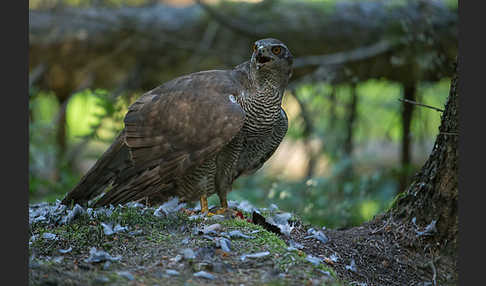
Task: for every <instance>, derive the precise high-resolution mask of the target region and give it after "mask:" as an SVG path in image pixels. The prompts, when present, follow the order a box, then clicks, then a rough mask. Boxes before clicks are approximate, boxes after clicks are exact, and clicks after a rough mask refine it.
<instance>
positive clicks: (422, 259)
mask: <svg viewBox="0 0 486 286" xmlns="http://www.w3.org/2000/svg"><path fill="white" fill-rule="evenodd" d="M80 209H81V208H80ZM236 209H237V208H236ZM157 211H158V212H157ZM258 211H259V213H261V215H262V216H263V217H264V218H266V219H267V221H269V222H270V223H267V222H264V223H263V224H262V223H258V222H257V221H256V219H255V214H253V215H252V213H251V212H249V211H248V208H247V207H246V208H243V209H240V210H239V211H238V212H234V213H233V216H226V217H222V216H212V217H208V216H203V215H199V214H198V212H197V210H194V209H186V208H183V207H177V206H176V207H173V208H172V209H169V210H163V211H161V210H160V208H159V209H155V208H146V207H140V206H138V207H117V208H112V209H107V210H102V211H99V210H98V211H96V212H97V213H96V214H95V211H93V210H91V211H87V210H85V209H82V211H79V212H78V215H77V216H75V215H73V214H74V213H75V211H74V210H73V209H71V208H66V209H62V208H60V207H59V205H58V204H57V205H56V204H49V205H47V204H44V205H43V206H41V207H39V206H31V207H30V211H29V213H30V234H31V240H30V242H29V254H30V258H29V285H367V286H371V285H455V284H454V283H453V282H447V281H455V279H456V278H457V277H455V276H454V274H453V273H451V269H452V267H453V266H454V265H453V263H452V262H451V261H447V259H446V258H443V257H441V256H440V255H439V254H438V253H437V252H436V250H435V248H436V247H435V246H433V245H430V243H429V242H430V241H429V240H430V239H431V238H429V236H427V235H423V236H417V235H416V233H417V229H414V228H416V226H415V225H412V224H411V225H407V226H403V225H398V224H396V223H395V222H393V220H392V219H391V218H384V217H379V218H376V219H375V220H374V221H372V222H370V223H367V224H364V225H362V226H359V227H354V228H350V229H341V230H331V229H320V228H317V227H313V226H310V225H303V224H302V223H301V221H300V220H299V219H298V218H296V217H295V216H293V215H290V214H289V215H288V216H289V217H290V218H289V219H288V220H286V221H284V222H277V223H276V222H275V221H276V220H271V218H277V215H278V214H281V213H282V212H281V211H278V210H266V209H263V210H258ZM234 214H237V215H236V216H235V215H234ZM70 215H71V218H70V219H68V220H67V221H68V222H66V221H63V219H64V218H66V217H69V216H70ZM73 217H74V218H73ZM272 223H274V224H273V225H272ZM117 224H118V225H119V229H118V230H119V231H112V230H116V227H115V225H117ZM279 224H280V226H279ZM106 225H110V226H112V229H111V228H109V229H108V232H107V229H106V228H105V227H106ZM282 225H286V226H287V228H286V229H287V232H286V231H280V230H285V228H282V227H281V226H282ZM422 229H423V228H422ZM418 230H421V229H418ZM110 231H111V232H112V233H110ZM319 231H320V235H321V237H320V239H319V238H316V236H314V235H311V234H313V233H314V234H316V233H319ZM404 245H407V247H404ZM424 246H428V247H426V249H425V250H424V249H423V248H424ZM93 248H95V250H96V251H100V250H102V251H105V253H98V256H96V255H94V252H93V253H90V251H94V250H93ZM63 250H65V251H64V252H65V253H61V252H60V251H63ZM419 250H420V251H419Z"/></svg>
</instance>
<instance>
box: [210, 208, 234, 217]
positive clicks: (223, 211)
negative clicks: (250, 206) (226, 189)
mask: <svg viewBox="0 0 486 286" xmlns="http://www.w3.org/2000/svg"><path fill="white" fill-rule="evenodd" d="M237 213H238V211H237V210H234V209H231V208H218V209H215V210H212V211H210V212H209V213H208V216H209V217H211V216H214V215H223V216H225V217H226V218H235V217H236V216H237Z"/></svg>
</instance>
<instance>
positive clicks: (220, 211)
mask: <svg viewBox="0 0 486 286" xmlns="http://www.w3.org/2000/svg"><path fill="white" fill-rule="evenodd" d="M218 197H219V203H220V205H221V208H219V209H217V210H216V211H215V212H214V214H218V215H220V214H225V213H226V212H227V211H228V201H227V200H226V192H221V193H218Z"/></svg>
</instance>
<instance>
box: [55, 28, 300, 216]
mask: <svg viewBox="0 0 486 286" xmlns="http://www.w3.org/2000/svg"><path fill="white" fill-rule="evenodd" d="M292 61H293V56H292V54H291V52H290V50H289V49H288V48H287V46H286V45H285V44H284V43H283V42H281V41H279V40H277V39H271V38H267V39H261V40H258V41H256V42H255V43H254V44H253V53H252V55H251V59H250V60H249V61H246V62H244V63H242V64H239V65H237V66H236V67H234V68H233V69H231V70H209V71H201V72H196V73H192V74H188V75H185V76H181V77H178V78H175V79H173V80H171V81H168V82H166V83H164V84H162V85H160V86H159V87H156V88H155V89H153V90H151V91H149V92H147V93H145V94H143V95H142V96H141V97H140V98H139V99H138V100H136V101H135V102H134V103H133V104H132V105H131V106H130V107H129V109H128V112H127V114H126V115H125V118H124V123H125V127H124V129H123V130H122V131H121V132H120V134H119V135H118V136H117V138H116V139H115V141H114V142H113V143H112V145H111V146H110V147H109V148H108V150H107V151H106V152H105V153H104V154H103V155H102V156H101V158H99V159H98V160H97V162H96V163H95V164H94V166H93V167H92V168H91V169H90V170H89V171H88V172H87V173H86V175H84V176H83V177H82V178H81V180H80V182H79V183H78V185H76V186H75V187H74V188H73V189H72V190H71V191H70V192H69V193H68V194H67V195H66V196H65V198H64V199H63V201H62V203H63V204H66V205H68V204H71V203H79V204H82V205H83V204H87V202H88V201H89V200H92V199H94V198H97V200H96V201H95V202H94V205H93V206H94V207H97V206H104V205H109V204H113V205H117V204H123V203H126V202H129V201H140V202H145V203H148V204H151V205H153V204H160V203H163V202H165V201H167V200H168V199H169V198H171V197H175V196H177V197H179V199H180V200H181V201H196V200H198V199H200V202H201V212H208V203H207V197H208V196H210V195H212V194H217V195H218V196H219V199H220V203H221V208H220V210H219V211H218V213H221V212H224V211H225V210H226V209H227V208H228V203H227V199H226V195H227V193H228V192H230V191H231V185H232V183H233V181H234V180H235V179H237V178H238V177H239V176H240V175H247V174H252V173H253V172H255V171H256V170H258V169H259V168H261V167H262V165H263V164H264V163H265V161H267V160H268V159H269V158H270V156H272V154H273V153H274V152H275V150H276V149H277V147H278V146H279V144H280V142H281V141H282V139H283V137H284V136H285V134H286V132H287V128H288V120H287V115H286V113H285V111H284V110H283V109H282V107H281V104H282V97H283V95H284V91H285V89H286V87H287V84H288V81H289V79H290V77H291V75H292Z"/></svg>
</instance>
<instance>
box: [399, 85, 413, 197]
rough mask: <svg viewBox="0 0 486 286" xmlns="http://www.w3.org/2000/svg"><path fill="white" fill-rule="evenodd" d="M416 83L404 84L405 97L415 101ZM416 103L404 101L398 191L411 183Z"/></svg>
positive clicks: (401, 190)
mask: <svg viewBox="0 0 486 286" xmlns="http://www.w3.org/2000/svg"><path fill="white" fill-rule="evenodd" d="M415 92H416V85H415V84H404V85H403V98H404V99H407V100H411V101H415ZM413 110H414V105H413V104H410V103H408V102H403V103H402V146H401V160H400V162H401V170H400V175H399V176H400V178H399V187H398V190H397V193H400V192H403V191H404V190H405V188H406V187H407V186H408V184H409V183H410V175H411V174H410V172H411V163H412V159H411V154H412V134H411V127H412V118H413Z"/></svg>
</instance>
